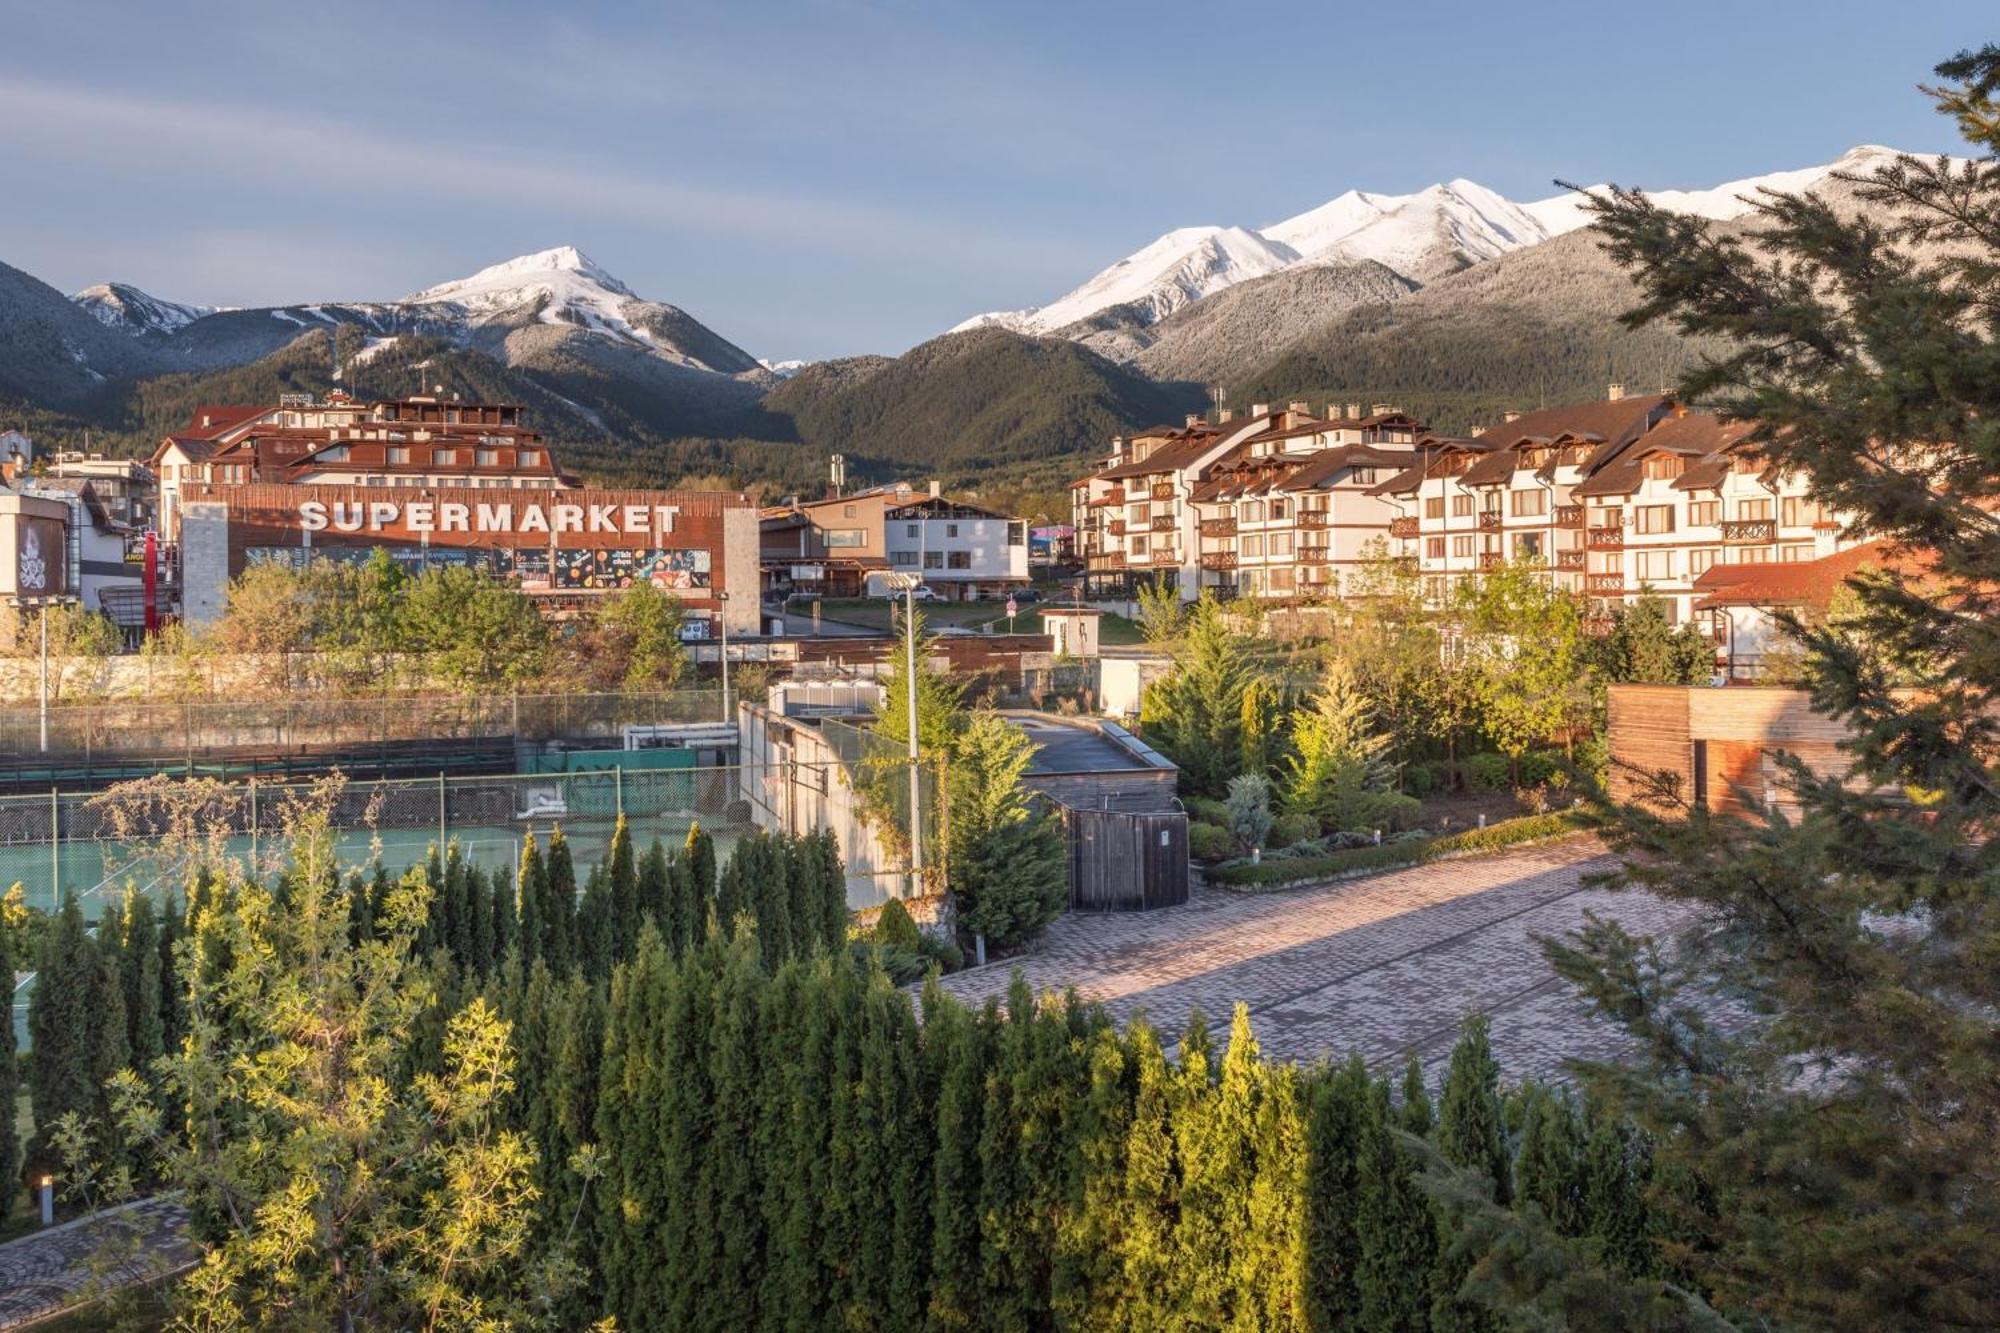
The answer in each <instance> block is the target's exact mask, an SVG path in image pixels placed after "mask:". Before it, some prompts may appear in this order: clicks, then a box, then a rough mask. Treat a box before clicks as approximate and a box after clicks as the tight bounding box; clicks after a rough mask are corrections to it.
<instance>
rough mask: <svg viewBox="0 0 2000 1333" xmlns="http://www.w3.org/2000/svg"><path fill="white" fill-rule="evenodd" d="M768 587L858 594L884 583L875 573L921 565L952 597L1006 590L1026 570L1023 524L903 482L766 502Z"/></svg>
mask: <svg viewBox="0 0 2000 1333" xmlns="http://www.w3.org/2000/svg"><path fill="white" fill-rule="evenodd" d="M762 530H763V533H762V539H761V555H762V562H763V568H764V590H765V592H766V593H767V594H770V595H772V596H784V595H787V594H791V593H800V592H805V593H815V594H818V595H821V596H828V597H853V596H859V595H862V594H864V593H868V592H871V591H879V590H880V584H881V580H880V579H879V578H876V577H875V576H876V575H879V574H884V573H890V572H907V573H920V574H922V575H923V578H924V582H925V583H926V584H928V585H929V586H930V588H931V590H932V591H934V592H936V593H938V594H939V595H941V596H944V597H946V598H949V599H951V600H953V601H969V600H972V599H975V598H979V597H995V596H1001V597H1004V596H1005V595H1006V594H1007V592H1008V591H1009V590H1011V589H1013V588H1016V587H1019V586H1020V585H1021V584H1023V583H1026V582H1027V580H1028V530H1027V524H1026V523H1025V522H1024V521H1023V520H1021V519H1018V518H1014V517H1012V516H1010V515H1007V514H1002V513H997V512H995V511H994V510H991V509H984V508H981V507H980V506H978V505H975V504H969V503H967V502H965V501H963V500H954V499H952V498H951V497H949V496H946V495H944V494H943V492H942V488H940V487H939V486H938V485H937V483H935V482H933V483H932V484H931V489H930V493H929V494H928V495H926V494H923V493H921V492H918V491H916V490H914V489H912V488H911V486H910V485H909V483H907V482H900V483H897V484H896V485H893V486H877V487H873V488H871V489H868V490H863V491H856V492H854V493H852V494H849V495H839V496H833V497H830V498H828V499H824V500H810V501H803V502H801V501H797V500H794V501H792V502H789V503H787V504H783V505H777V506H774V507H772V508H769V509H766V510H765V511H764V516H763V523H762Z"/></svg>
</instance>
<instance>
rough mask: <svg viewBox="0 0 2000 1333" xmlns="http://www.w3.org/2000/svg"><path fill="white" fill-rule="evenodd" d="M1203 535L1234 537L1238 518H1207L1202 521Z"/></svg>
mask: <svg viewBox="0 0 2000 1333" xmlns="http://www.w3.org/2000/svg"><path fill="white" fill-rule="evenodd" d="M1201 535H1202V536H1204V537H1234V536H1235V535H1236V520H1235V519H1233V518H1205V519H1203V520H1202V521H1201Z"/></svg>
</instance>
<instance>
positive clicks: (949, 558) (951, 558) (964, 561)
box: [944, 551, 972, 569]
mask: <svg viewBox="0 0 2000 1333" xmlns="http://www.w3.org/2000/svg"><path fill="white" fill-rule="evenodd" d="M944 563H945V568H946V569H971V568H972V552H970V551H947V552H945V562H944Z"/></svg>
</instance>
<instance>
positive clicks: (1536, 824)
mask: <svg viewBox="0 0 2000 1333" xmlns="http://www.w3.org/2000/svg"><path fill="white" fill-rule="evenodd" d="M1589 827H1591V821H1590V819H1589V817H1588V816H1586V815H1583V814H1580V813H1577V812H1573V811H1562V812H1559V813H1552V814H1545V815H1525V816H1523V817H1522V818H1520V819H1504V820H1501V821H1500V822H1499V823H1497V824H1488V825H1487V826H1486V827H1485V828H1474V829H1466V830H1465V831H1464V832H1462V833H1450V834H1446V835H1444V836H1443V837H1438V838H1427V839H1424V840H1422V841H1413V842H1395V843H1382V844H1380V845H1378V846H1372V847H1351V848H1348V849H1347V850H1345V851H1338V852H1327V853H1326V854H1325V855H1323V856H1293V857H1280V858H1269V859H1266V860H1264V861H1262V862H1260V863H1259V864H1257V865H1234V866H1223V867H1219V868H1217V869H1214V870H1210V871H1209V872H1208V877H1209V879H1210V880H1213V881H1215V882H1217V883H1221V884H1226V885H1232V886H1252V887H1257V888H1278V887H1287V886H1290V885H1295V884H1310V883H1313V882H1316V881H1320V880H1326V879H1332V878H1334V877H1336V876H1341V875H1351V874H1355V873H1357V872H1360V871H1367V870H1390V869H1395V868H1397V867H1400V866H1411V865H1420V864H1422V863H1423V862H1425V861H1436V860H1438V859H1440V858H1442V857H1447V856H1462V855H1467V854H1470V853H1477V852H1493V851H1499V850H1500V849H1501V848H1504V847H1514V846H1518V845H1519V844H1521V843H1524V842H1539V841H1541V840H1542V839H1544V838H1557V837H1561V836H1563V835H1565V834H1569V833H1577V832H1581V831H1582V830H1584V829H1587V828H1589Z"/></svg>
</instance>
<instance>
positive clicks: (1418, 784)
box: [1403, 764, 1437, 796]
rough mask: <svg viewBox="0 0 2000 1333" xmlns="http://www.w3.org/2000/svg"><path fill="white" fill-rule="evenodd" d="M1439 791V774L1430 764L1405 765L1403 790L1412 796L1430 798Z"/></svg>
mask: <svg viewBox="0 0 2000 1333" xmlns="http://www.w3.org/2000/svg"><path fill="white" fill-rule="evenodd" d="M1436 789H1437V774H1435V773H1433V772H1432V771H1431V766H1430V765H1429V764H1405V765H1403V790H1404V791H1405V792H1406V793H1408V794H1409V795H1411V796H1429V795H1430V794H1431V792H1433V791H1435V790H1436Z"/></svg>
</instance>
